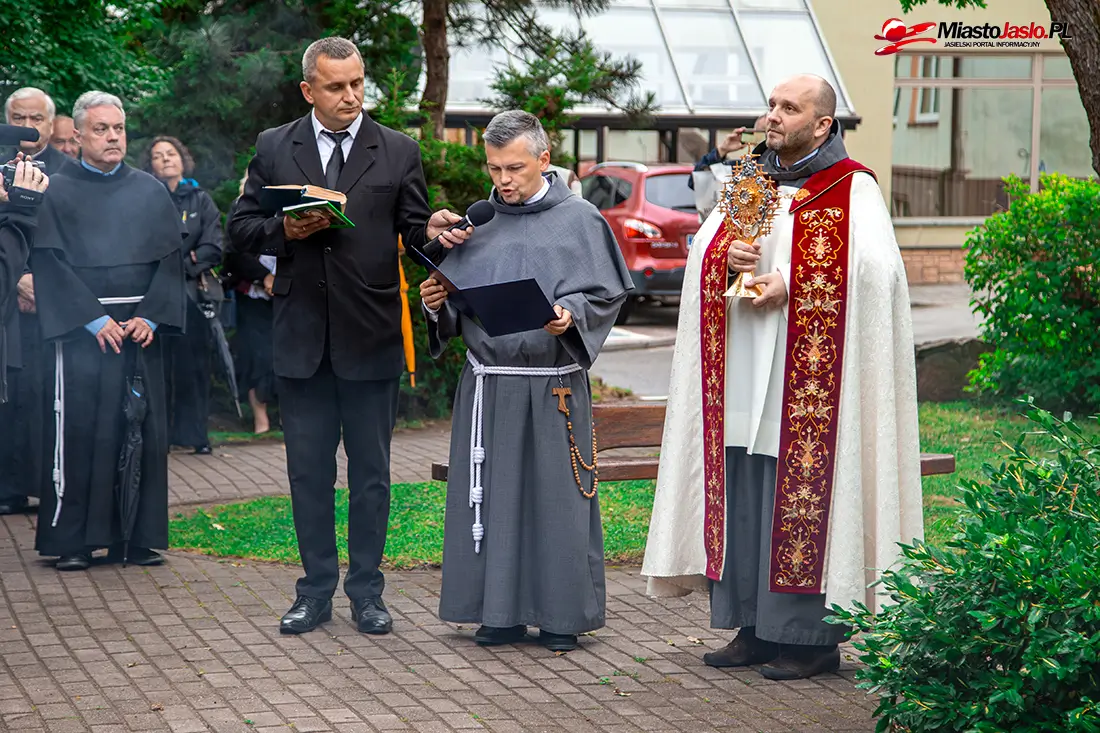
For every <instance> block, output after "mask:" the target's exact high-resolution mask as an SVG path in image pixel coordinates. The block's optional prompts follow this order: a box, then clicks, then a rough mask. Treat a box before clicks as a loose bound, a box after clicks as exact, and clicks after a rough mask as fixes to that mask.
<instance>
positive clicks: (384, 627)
mask: <svg viewBox="0 0 1100 733" xmlns="http://www.w3.org/2000/svg"><path fill="white" fill-rule="evenodd" d="M351 620H352V621H354V622H355V626H356V628H358V629H359V631H360V632H362V633H364V634H388V633H390V630H391V629H392V628H393V619H392V618H391V617H390V612H389V611H387V610H386V604H385V603H383V602H382V596H374V597H372V598H362V599H360V600H354V599H353V600H352V602H351Z"/></svg>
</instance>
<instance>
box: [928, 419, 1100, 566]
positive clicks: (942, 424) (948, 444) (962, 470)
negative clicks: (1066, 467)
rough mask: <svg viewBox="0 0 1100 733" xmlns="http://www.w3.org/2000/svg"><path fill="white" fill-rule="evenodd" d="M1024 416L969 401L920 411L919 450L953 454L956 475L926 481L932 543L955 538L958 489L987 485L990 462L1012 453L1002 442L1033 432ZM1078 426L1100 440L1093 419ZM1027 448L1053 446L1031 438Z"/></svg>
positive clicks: (995, 462)
mask: <svg viewBox="0 0 1100 733" xmlns="http://www.w3.org/2000/svg"><path fill="white" fill-rule="evenodd" d="M1021 409H1022V406H1021ZM1020 411H1021V410H1020V409H1014V408H1007V407H991V406H986V407H983V406H976V405H973V404H969V403H965V402H955V403H943V404H933V403H925V404H922V405H921V406H920V434H921V450H922V451H924V452H925V453H954V454H955V473H953V474H950V475H947V476H928V477H926V478H925V479H924V480H923V488H924V527H925V535H926V537H925V539H926V540H927V541H928V542H930V543H937V544H938V543H942V542H943V541H945V540H946V539H948V538H949V537H950V536H951V534H952V533H953V529H952V526H953V520H954V518H955V516H956V515H957V514H958V512H959V510H960V509H961V504H960V502H959V497H960V492H959V486H960V484H961V483H962V482H964V481H966V480H973V481H982V480H984V479H985V474H984V473H983V472H982V466H983V465H984V464H986V463H989V464H990V465H992V466H995V467H999V466H1000V465H1001V463H1002V461H1003V460H1004V456H1005V455H1007V454H1008V449H1007V448H1005V446H1004V445H1002V444H1001V442H1000V441H1001V440H1002V439H1003V440H1004V441H1005V442H1007V443H1008V444H1009V445H1012V444H1014V443H1015V442H1016V441H1017V439H1018V438H1019V437H1020V435H1021V434H1023V433H1025V432H1028V431H1031V429H1032V427H1033V423H1031V422H1030V421H1028V420H1027V419H1025V418H1023V417H1022V416H1021V415H1020ZM1057 417H1061V415H1058V416H1057ZM1074 421H1075V422H1077V423H1078V424H1079V425H1080V426H1081V427H1082V428H1083V429H1084V430H1085V432H1086V433H1087V434H1089V435H1092V436H1100V428H1098V427H1097V423H1096V421H1095V420H1091V419H1088V418H1085V417H1082V416H1079V415H1075V416H1074ZM997 431H999V432H1001V433H1002V438H1001V439H998V438H997V436H996V435H995V434H994V433H995V432H997ZM1028 444H1029V445H1030V446H1032V448H1033V449H1034V450H1043V449H1051V448H1053V447H1054V443H1053V441H1050V440H1043V439H1040V438H1038V437H1035V436H1031V437H1029V438H1028Z"/></svg>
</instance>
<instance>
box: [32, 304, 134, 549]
mask: <svg viewBox="0 0 1100 733" xmlns="http://www.w3.org/2000/svg"><path fill="white" fill-rule="evenodd" d="M143 300H145V296H144V295H132V296H128V297H124V298H100V299H99V304H100V305H130V304H133V303H140V302H141V301H143ZM53 415H54V423H53V424H54V448H53V491H54V495H55V496H56V497H57V506H56V507H55V508H54V510H53V522H51V523H50V526H51V527H56V526H57V521H58V520H59V519H60V518H61V502H62V501H63V500H64V499H65V349H64V347H63V346H62V344H61V341H60V340H58V341H55V342H54V376H53Z"/></svg>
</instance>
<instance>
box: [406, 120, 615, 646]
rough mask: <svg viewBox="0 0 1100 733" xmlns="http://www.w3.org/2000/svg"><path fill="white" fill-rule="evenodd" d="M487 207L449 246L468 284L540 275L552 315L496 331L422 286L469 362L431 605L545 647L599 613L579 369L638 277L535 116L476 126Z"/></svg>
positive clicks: (490, 639)
mask: <svg viewBox="0 0 1100 733" xmlns="http://www.w3.org/2000/svg"><path fill="white" fill-rule="evenodd" d="M483 139H484V141H485V151H486V158H487V161H488V168H489V175H490V176H491V177H492V179H493V184H494V189H493V192H492V194H491V196H490V201H491V203H492V205H493V207H494V208H495V210H496V216H495V217H494V218H493V219H492V220H491V221H489V222H488V223H487V224H485V225H483V226H480V227H477V229H476V231H475V232H474V234H473V236H472V237H471V239H470V241H469V242H468V243H467V244H464V245H462V246H460V247H457V248H455V249H452V250H450V251H449V253H448V254H447V258H446V261H445V262H446V264H445V267H446V272H447V274H448V276H449V277H450V278H451V279H452V280H454V281H455V282H458V283H460V284H461V285H462V287H475V286H478V285H486V284H490V283H496V282H503V281H508V280H516V279H523V278H535V280H536V281H537V282H538V283H539V285H540V287H541V288H542V290H543V293H544V294H545V295H546V297H547V299H548V300H549V301H550V303H552V304H553V305H554V311H555V313H556V314H557V316H558V317H557V319H555V320H553V321H551V322H550V323H549V324H547V325H546V326H545V328H543V329H541V330H535V331H526V332H522V333H516V334H512V335H508V336H498V337H496V338H492V337H490V336H488V335H487V334H486V333H485V331H483V330H482V329H481V328H480V327H479V326H478V325H477V324H476V323H475V322H474V321H472V320H470V319H469V318H467V317H466V316H465V315H463V314H461V313H460V312H459V311H458V310H457V309H456V308H455V306H454V305H453V304H452V303H450V302H448V301H447V293H446V291H445V290H444V289H443V287H442V286H441V285H440V284H439V283H437V282H436V281H435V280H433V279H430V278H429V279H428V280H426V281H425V282H424V283H422V284H421V286H420V293H421V297H422V300H423V304H424V309H425V311H426V313H427V316H428V333H429V339H430V345H431V353H432V356H433V357H438V356H439V355H440V354H441V353H442V351H443V349H444V348H445V346H446V343H447V340H448V339H450V338H452V337H455V336H461V337H462V340H463V341H464V342H465V343H466V346H467V363H466V366H465V369H464V371H463V373H462V377H461V380H460V382H459V386H458V393H457V395H456V397H455V402H454V417H453V424H452V429H451V454H450V474H449V482H448V486H447V514H446V523H445V528H444V540H443V589H442V592H441V597H440V602H439V616H440V618H442V619H443V620H444V621H451V622H454V623H480V624H481V628H480V629H478V631H477V633H476V634H475V636H474V639H475V640H476V641H477V642H478V643H479V644H484V645H491V644H511V643H515V642H518V641H521V640H522V639H524V638H525V637H526V636H527V627H528V626H533V627H537V628H538V629H539V642H540V643H542V644H543V645H544V646H546V647H547V648H549V649H552V650H554V651H568V650H571V649H574V648H576V645H577V635H578V634H583V633H585V632H588V631H592V630H594V629H598V628H600V627H602V626H603V625H604V610H605V590H604V565H603V531H602V529H601V526H600V510H599V502H598V496H597V489H598V484H599V479H598V470H593V469H594V468H595V464H596V456H595V450H596V441H595V433H594V431H593V427H592V398H591V393H590V390H589V383H588V372H587V370H588V369H589V368H590V367H591V366H592V362H593V361H594V360H595V359H596V356H597V355H598V354H599V352H600V349H601V348H602V346H603V343H604V340H605V339H606V338H607V335H608V333H609V332H610V331H611V327H612V325H613V324H614V322H615V318H616V316H617V314H618V312H619V308H620V306H621V305H622V303H623V301H624V300H625V299H626V297H627V294H628V292H629V291H630V290H632V289H633V285H632V283H631V279H630V273H629V272H628V271H627V268H626V264H625V263H624V262H623V258H622V254H621V253H620V251H619V246H618V244H617V243H616V241H615V237H614V235H613V234H612V233H611V229H610V228H609V227H608V225H607V222H606V221H604V219H603V217H602V216H601V215H600V212H599V210H597V209H596V207H594V206H593V205H592V204H590V203H588V202H587V201H585V200H584V199H582V198H580V197H579V196H577V195H575V194H574V193H572V191H570V189H569V187H568V186H567V185H566V184H565V182H564V181H562V180H561V179H560V178H558V177H557V175H555V174H552V173H551V174H547V173H546V171H547V168H548V166H549V165H550V152H549V141H548V139H547V136H546V132H545V131H544V130H543V129H542V125H541V123H540V122H539V120H538V118H537V117H534V116H533V115H530V114H527V113H526V112H521V111H518V110H514V111H509V112H503V113H501V114H499V115H497V116H496V117H494V118H493V119H492V121H491V122H490V123H489V126H488V127H487V128H486V129H485V133H484V135H483Z"/></svg>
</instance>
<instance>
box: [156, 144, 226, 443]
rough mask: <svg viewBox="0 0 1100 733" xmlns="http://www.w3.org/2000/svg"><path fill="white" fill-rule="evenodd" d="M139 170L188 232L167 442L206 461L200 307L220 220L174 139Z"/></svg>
mask: <svg viewBox="0 0 1100 733" xmlns="http://www.w3.org/2000/svg"><path fill="white" fill-rule="evenodd" d="M143 167H144V168H145V170H146V171H147V172H149V173H152V174H153V175H154V176H156V178H157V180H159V181H160V182H161V183H163V184H164V185H165V187H166V188H167V189H168V191H169V193H171V194H172V201H173V203H175V205H176V211H178V212H179V216H180V221H181V222H182V223H183V226H184V227H185V228H186V229H187V239H186V240H185V241H184V246H183V268H184V272H185V273H186V274H187V295H188V298H189V300H190V303H189V305H188V308H187V329H186V331H185V333H184V336H183V338H176V339H169V341H168V342H167V343H166V350H167V355H168V362H167V366H168V369H167V374H168V436H169V442H170V443H171V444H172V445H186V446H191V447H193V448H194V449H195V453H197V454H199V455H209V454H210V452H211V451H210V439H209V437H208V433H207V425H208V422H209V418H210V364H211V356H212V343H211V342H212V337H211V332H210V326H209V325H208V324H207V322H206V317H205V316H204V315H203V312H202V310H200V309H199V303H200V302H202V300H201V299H202V298H203V296H204V291H205V289H206V288H208V287H210V286H211V285H212V284H213V283H214V280H215V277H214V275H213V273H212V272H211V269H212V268H214V267H216V266H217V265H219V264H220V263H221V260H222V229H221V214H220V212H219V211H218V207H217V205H216V204H215V203H214V199H212V198H210V194H208V193H207V192H206V191H203V190H202V189H201V188H199V184H198V182H197V181H195V180H194V179H192V178H185V176H189V175H191V174H192V173H193V172H194V169H195V161H194V159H193V158H192V157H191V153H190V152H189V151H188V150H187V147H186V146H184V144H183V143H181V142H180V141H179V140H177V139H176V138H174V137H169V136H168V135H161V136H159V137H156V138H154V139H153V144H152V145H151V146H150V147H149V151H148V152H147V153H146V155H145V162H144V165H143ZM219 289H220V288H219ZM219 299H220V298H219Z"/></svg>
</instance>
